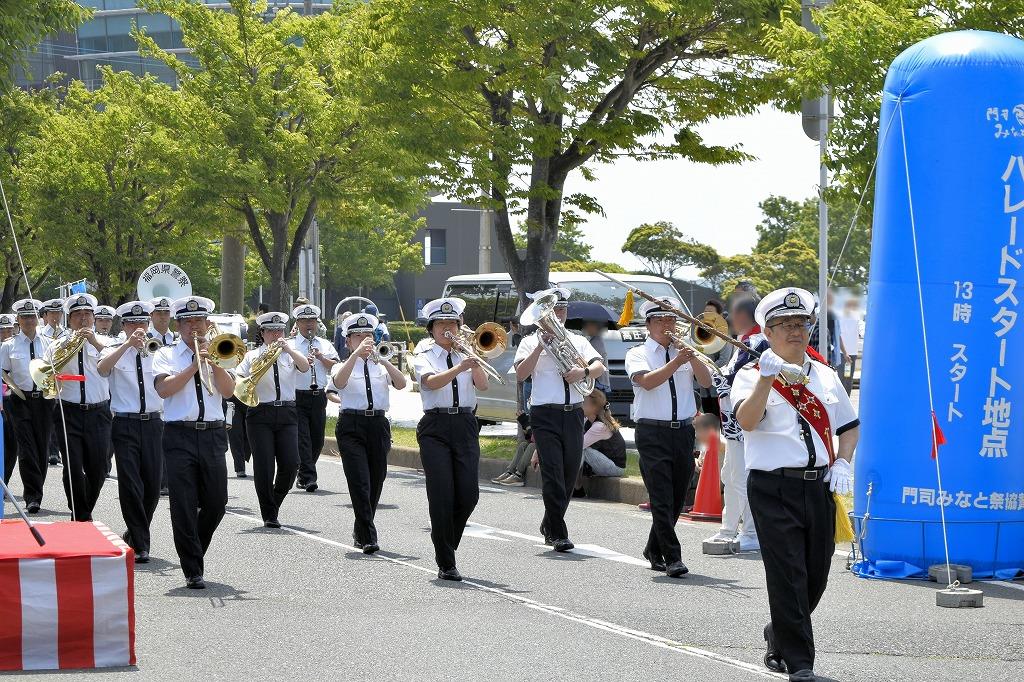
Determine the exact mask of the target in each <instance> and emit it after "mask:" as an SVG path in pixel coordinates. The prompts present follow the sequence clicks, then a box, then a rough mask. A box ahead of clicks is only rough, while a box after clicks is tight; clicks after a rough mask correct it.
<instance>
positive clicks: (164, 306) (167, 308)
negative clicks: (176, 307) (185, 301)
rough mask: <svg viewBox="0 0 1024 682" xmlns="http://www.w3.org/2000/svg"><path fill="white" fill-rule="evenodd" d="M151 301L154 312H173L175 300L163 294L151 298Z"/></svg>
mask: <svg viewBox="0 0 1024 682" xmlns="http://www.w3.org/2000/svg"><path fill="white" fill-rule="evenodd" d="M149 303H150V305H152V306H153V312H154V313H157V312H164V313H169V312H171V304H172V303H173V301H172V300H171V299H169V298H167V297H166V296H161V297H160V298H151V299H149Z"/></svg>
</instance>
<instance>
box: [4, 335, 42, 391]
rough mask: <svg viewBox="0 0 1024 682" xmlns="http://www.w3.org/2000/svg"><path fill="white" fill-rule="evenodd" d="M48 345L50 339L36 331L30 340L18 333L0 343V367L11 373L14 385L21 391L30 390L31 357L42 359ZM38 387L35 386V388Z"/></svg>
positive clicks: (37, 388)
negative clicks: (29, 367)
mask: <svg viewBox="0 0 1024 682" xmlns="http://www.w3.org/2000/svg"><path fill="white" fill-rule="evenodd" d="M49 345H50V340H49V339H47V338H46V337H45V336H43V335H42V334H40V333H38V332H36V337H35V338H34V339H33V340H32V341H31V342H30V341H29V340H28V337H27V336H25V335H24V334H21V333H18V334H16V335H14V336H12V337H11V338H9V339H7V340H6V341H4V342H3V343H2V344H0V368H2V369H4V370H5V371H7V372H10V373H11V378H12V379H13V380H14V383H15V385H17V387H18V388H20V389H21V390H22V391H26V392H28V391H31V390H32V376H31V375H30V374H29V371H28V365H29V363H30V362H31V361H32V359H33V357H35V358H40V359H42V358H43V357H44V356H45V355H46V349H47V347H49ZM29 346H31V350H30V348H29ZM40 388H41V387H39V386H37V387H36V390H37V391H38V390H40Z"/></svg>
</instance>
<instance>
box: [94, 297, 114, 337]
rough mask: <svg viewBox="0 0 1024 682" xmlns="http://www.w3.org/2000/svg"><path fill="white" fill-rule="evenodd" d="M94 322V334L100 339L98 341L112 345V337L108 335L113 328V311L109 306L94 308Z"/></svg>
mask: <svg viewBox="0 0 1024 682" xmlns="http://www.w3.org/2000/svg"><path fill="white" fill-rule="evenodd" d="M94 317H95V320H96V334H97V335H99V336H100V337H101V339H100V340H102V341H104V342H106V343H113V340H114V338H113V336H111V334H110V330H111V329H112V328H113V327H114V309H113V308H111V307H110V306H109V305H98V306H96V314H95V315H94Z"/></svg>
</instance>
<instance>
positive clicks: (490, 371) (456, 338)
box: [444, 323, 505, 385]
mask: <svg viewBox="0 0 1024 682" xmlns="http://www.w3.org/2000/svg"><path fill="white" fill-rule="evenodd" d="M484 324H487V323H484ZM482 326H483V325H481V327H482ZM502 332H504V329H503V330H502ZM444 338H446V339H448V340H449V341H451V342H452V348H454V349H455V350H456V351H458V352H459V353H462V354H463V355H465V356H466V357H467V358H470V359H471V360H476V361H477V363H478V364H479V365H480V368H481V369H483V370H484V373H485V374H486V375H487V376H489V377H490V378H492V379H494V380H495V381H497V382H498V383H499V384H502V385H504V383H505V378H504V377H503V376H501V373H499V372H498V370H496V369H494V367H492V366H491V365H490V364H489V363H488V362H487V361H486V360H484V359H483V358H482V357H480V356H479V355H478V354H477V353H476V352H475V349H474V343H473V341H467V340H466V337H465V336H463V335H462V334H452V333H451V332H445V333H444ZM475 338H476V337H475V336H474V340H475Z"/></svg>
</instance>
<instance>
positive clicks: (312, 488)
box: [306, 483, 319, 493]
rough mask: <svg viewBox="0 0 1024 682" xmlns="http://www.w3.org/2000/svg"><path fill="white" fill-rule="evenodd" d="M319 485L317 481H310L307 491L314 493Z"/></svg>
mask: <svg viewBox="0 0 1024 682" xmlns="http://www.w3.org/2000/svg"><path fill="white" fill-rule="evenodd" d="M318 487H319V486H318V485H317V484H316V483H310V484H308V485H307V486H306V492H307V493H312V492H315V491H316V489H317V488H318Z"/></svg>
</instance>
